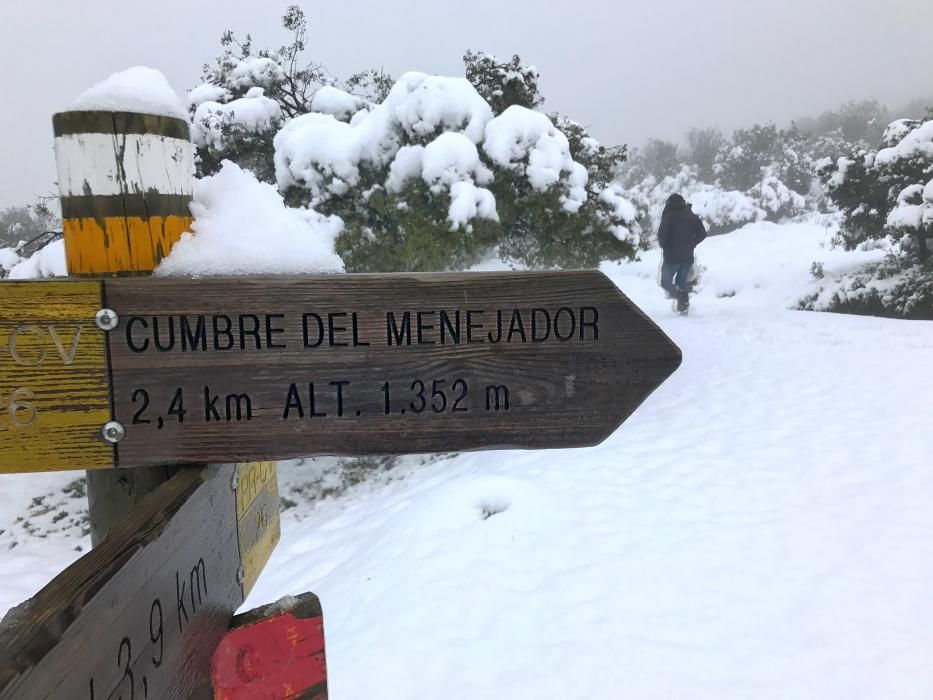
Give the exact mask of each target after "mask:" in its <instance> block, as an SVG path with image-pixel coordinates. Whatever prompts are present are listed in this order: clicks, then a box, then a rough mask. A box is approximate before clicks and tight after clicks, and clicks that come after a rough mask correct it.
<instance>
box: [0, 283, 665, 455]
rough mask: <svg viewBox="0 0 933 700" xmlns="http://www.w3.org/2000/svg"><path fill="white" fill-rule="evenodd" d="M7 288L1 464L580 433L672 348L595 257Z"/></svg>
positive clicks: (645, 388)
mask: <svg viewBox="0 0 933 700" xmlns="http://www.w3.org/2000/svg"><path fill="white" fill-rule="evenodd" d="M66 302H67V303H66ZM11 304H12V305H13V306H16V305H17V304H18V306H16V309H15V310H14V311H10V312H8V316H7V317H6V318H4V317H3V316H0V348H2V347H3V346H4V338H6V341H5V344H6V346H7V347H8V350H9V357H2V356H0V408H3V406H4V405H6V404H4V403H3V402H4V401H8V403H9V406H8V407H7V411H6V413H7V415H6V417H5V419H6V424H3V413H2V412H0V471H21V470H22V471H29V470H36V469H50V468H51V469H55V468H99V467H134V466H146V465H153V464H180V463H186V462H189V463H190V462H195V463H215V462H236V461H246V460H250V459H270V460H271V459H287V458H291V457H300V456H303V455H310V454H347V455H354V454H400V453H417V452H449V451H455V450H472V449H487V448H515V447H518V448H549V447H583V446H587V445H593V444H596V443H598V442H600V441H601V440H603V439H604V438H605V437H607V436H608V435H609V434H611V433H612V432H613V430H615V428H616V427H618V425H619V424H620V423H621V422H622V421H624V420H625V419H626V418H627V417H628V416H629V415H630V414H631V413H632V412H633V411H634V410H635V408H637V406H638V405H639V404H640V403H641V402H642V401H643V400H644V399H645V398H646V397H647V396H648V395H649V394H650V393H651V392H652V391H654V389H655V388H657V387H658V386H659V385H660V384H661V382H663V381H664V380H665V379H666V378H667V377H668V376H669V375H670V374H671V373H672V372H673V371H674V370H675V369H676V368H677V366H678V365H679V364H680V360H681V354H680V350H679V349H678V348H677V346H676V345H674V344H673V343H672V342H671V341H670V339H668V338H667V336H665V335H664V333H663V332H662V331H661V330H660V329H659V328H658V327H657V326H656V325H655V324H654V323H653V322H652V321H651V320H650V319H649V318H648V317H647V316H645V315H644V314H643V313H642V312H641V311H640V310H639V309H638V308H637V307H636V306H635V305H634V304H632V302H631V301H629V300H628V299H627V298H626V297H625V296H624V295H623V294H622V293H621V292H620V291H619V290H618V289H617V288H616V286H615V285H614V284H613V283H612V282H611V281H610V280H609V279H608V278H607V277H606V276H605V275H602V274H601V273H599V272H595V271H589V272H521V273H450V274H398V275H308V276H299V277H243V278H203V279H181V278H149V277H145V278H143V277H140V278H123V279H113V280H109V279H108V280H99V281H82V282H3V283H0V308H5V307H9V306H11ZM105 419H106V420H105ZM56 451H57V452H56Z"/></svg>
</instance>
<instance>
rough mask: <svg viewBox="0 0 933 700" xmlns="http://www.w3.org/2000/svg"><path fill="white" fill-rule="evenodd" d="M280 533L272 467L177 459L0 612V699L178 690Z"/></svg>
mask: <svg viewBox="0 0 933 700" xmlns="http://www.w3.org/2000/svg"><path fill="white" fill-rule="evenodd" d="M278 538H279V516H278V495H277V490H276V479H275V467H274V466H273V465H270V464H268V463H254V464H249V465H236V466H235V465H221V466H214V467H209V468H207V469H205V470H199V469H184V470H182V471H181V472H180V473H179V474H178V475H176V476H175V477H173V478H172V479H171V480H169V481H168V482H166V483H165V484H162V485H161V486H160V487H159V488H158V489H157V490H156V491H154V492H153V493H151V494H149V495H148V496H147V497H146V498H144V499H143V501H142V502H141V503H140V504H139V506H138V507H137V508H136V509H135V510H134V511H133V512H132V513H131V514H130V515H129V516H127V518H126V519H125V520H123V521H122V522H121V523H120V525H118V526H117V527H116V528H114V529H113V530H112V531H111V533H110V534H108V536H107V537H106V538H105V539H104V540H103V541H102V542H101V544H100V545H99V546H98V547H96V548H95V549H93V550H91V551H90V552H89V553H88V554H86V555H85V556H83V557H81V559H79V560H78V561H77V562H75V563H74V564H72V565H71V566H69V567H68V568H67V569H65V571H63V572H62V573H61V574H59V575H58V576H56V577H55V578H54V579H53V580H52V582H51V583H49V585H48V586H46V587H45V588H43V589H42V590H41V591H40V592H39V593H38V594H36V596H34V597H33V598H30V599H29V600H28V601H26V602H25V603H23V604H22V605H20V606H19V607H17V608H14V609H13V610H12V611H10V613H9V614H8V615H7V616H6V617H5V618H4V619H3V621H2V623H0V700H14V699H15V700H22V699H25V698H49V699H52V700H105V699H116V698H123V699H124V700H128V699H130V698H139V699H140V700H146V699H147V698H152V699H153V700H154V699H155V698H167V699H173V700H174V699H178V700H181V699H183V698H189V697H191V696H192V694H193V693H194V692H195V690H196V689H207V688H209V686H210V660H211V655H212V653H213V651H214V649H215V647H216V646H217V644H218V642H219V641H220V640H221V639H222V638H223V636H224V634H225V633H226V632H227V628H228V624H229V622H230V619H231V617H232V616H233V613H234V611H235V610H236V609H237V608H238V607H239V606H240V605H241V604H242V603H243V600H244V598H245V597H246V594H247V593H248V592H249V589H250V587H251V586H252V584H253V582H254V581H255V580H256V577H257V576H258V575H259V571H260V570H261V569H262V567H263V566H264V565H265V562H266V559H268V557H269V554H270V552H271V551H272V548H273V547H274V546H275V543H276V542H277V541H278Z"/></svg>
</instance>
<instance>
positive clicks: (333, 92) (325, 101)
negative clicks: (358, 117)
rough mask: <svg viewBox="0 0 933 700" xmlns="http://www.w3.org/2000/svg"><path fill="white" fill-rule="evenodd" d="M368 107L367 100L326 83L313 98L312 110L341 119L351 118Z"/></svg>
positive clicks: (347, 119)
mask: <svg viewBox="0 0 933 700" xmlns="http://www.w3.org/2000/svg"><path fill="white" fill-rule="evenodd" d="M364 107H366V101H365V100H362V99H360V98H359V97H356V96H355V95H351V94H350V93H348V92H344V91H343V90H341V89H340V88H335V87H334V86H332V85H324V86H323V87H321V88H319V89H318V91H317V92H315V93H314V97H312V98H311V111H312V112H321V113H323V114H330V115H332V116H334V117H336V118H337V119H339V120H340V121H349V120H350V118H351V117H352V116H353V115H354V114H356V113H357V112H359V111H360V110H361V109H363V108H364Z"/></svg>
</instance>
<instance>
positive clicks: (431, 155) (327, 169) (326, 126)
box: [189, 8, 641, 271]
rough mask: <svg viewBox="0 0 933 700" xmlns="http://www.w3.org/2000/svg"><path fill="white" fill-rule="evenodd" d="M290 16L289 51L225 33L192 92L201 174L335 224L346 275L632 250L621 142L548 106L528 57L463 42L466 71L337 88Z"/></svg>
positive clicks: (574, 261)
mask: <svg viewBox="0 0 933 700" xmlns="http://www.w3.org/2000/svg"><path fill="white" fill-rule="evenodd" d="M283 24H284V26H285V27H286V29H288V30H289V31H291V32H292V41H291V43H290V44H288V45H287V46H283V47H282V48H281V49H279V50H278V51H265V50H258V51H257V50H255V49H254V47H253V45H252V42H251V41H250V39H249V37H247V39H246V40H245V41H238V40H236V39H235V38H234V37H233V35H232V34H230V33H229V32H228V33H227V34H225V35H224V38H223V41H222V43H223V46H224V52H223V54H222V55H221V56H220V57H219V58H218V59H217V62H216V66H214V67H208V68H205V73H204V77H205V84H204V85H201V86H199V87H197V88H195V89H194V90H192V91H191V93H190V94H189V102H190V109H191V112H192V118H193V122H194V126H193V132H194V138H195V142H196V144H197V146H198V154H199V159H198V160H199V171H200V173H201V174H202V175H208V174H211V173H216V172H217V171H218V169H219V168H220V167H221V163H222V162H223V161H224V160H231V161H233V162H236V163H238V164H240V165H241V166H242V167H244V168H246V169H248V170H250V171H251V172H253V173H254V174H255V175H256V176H257V177H258V178H259V179H260V180H263V181H266V182H270V183H275V184H276V185H277V186H278V188H279V191H280V192H281V193H282V194H283V195H284V197H285V201H286V202H287V203H288V205H289V206H292V207H308V208H313V209H314V210H316V211H319V212H321V214H322V215H326V216H335V217H339V218H340V219H341V220H342V222H343V228H342V231H341V233H340V235H339V237H338V239H337V243H336V245H337V250H338V251H339V253H340V254H341V256H342V258H343V260H344V262H345V263H346V265H347V269H349V270H355V271H390V270H438V269H450V268H461V267H465V266H469V265H472V264H474V263H476V262H478V261H480V260H481V259H482V258H484V257H486V256H488V255H490V254H492V253H498V254H499V255H500V256H501V257H503V258H505V259H507V260H511V261H514V262H515V263H517V264H520V265H525V266H532V267H562V266H565V267H595V266H597V265H598V264H599V263H600V261H602V260H604V259H607V258H608V259H621V258H625V257H628V256H631V255H633V254H634V251H635V249H636V247H637V245H638V244H639V243H640V239H639V236H640V233H641V230H640V228H639V226H638V222H637V216H636V214H635V213H633V212H634V208H633V207H632V206H631V204H630V203H629V202H628V201H627V200H626V199H625V196H624V195H623V193H622V192H621V190H620V188H619V187H618V186H617V185H616V184H615V183H614V181H613V176H614V174H615V171H616V169H617V167H618V165H619V163H621V162H622V161H623V160H624V159H625V148H624V147H612V148H606V147H603V146H601V145H600V144H599V143H598V142H597V141H595V139H593V138H592V137H590V136H589V134H588V133H587V132H586V129H585V128H583V127H582V126H580V125H579V124H576V123H574V122H572V121H570V120H568V119H564V118H563V117H559V116H557V115H552V116H550V117H549V116H548V115H546V114H544V113H543V112H540V111H537V109H536V108H537V107H539V106H540V105H541V103H542V102H543V98H542V96H541V95H540V93H539V91H538V71H537V70H536V69H535V68H534V67H533V66H525V65H523V64H522V63H521V59H520V58H519V57H518V56H513V57H512V59H511V60H510V61H505V62H502V61H499V60H498V59H496V58H495V57H494V56H490V55H488V54H484V53H474V52H472V51H468V52H467V53H466V55H465V56H464V65H465V74H466V77H460V78H458V77H442V76H436V75H426V74H423V73H416V72H411V73H407V74H405V75H403V76H402V77H401V78H400V79H399V80H397V81H394V82H392V81H391V80H390V78H389V77H388V76H387V75H386V74H384V73H382V72H381V71H365V72H363V73H359V74H357V75H355V76H352V77H351V78H349V79H348V80H346V81H345V82H344V83H342V87H341V86H340V85H341V84H340V83H338V81H336V80H335V79H333V78H330V77H329V76H328V74H327V73H326V72H325V71H324V70H323V69H322V68H321V67H320V66H319V65H317V64H305V63H304V62H303V61H302V60H301V55H302V51H303V50H304V48H305V43H306V24H305V20H304V16H303V14H302V13H301V11H300V10H298V9H297V8H290V9H289V11H288V13H286V16H285V17H284V18H283ZM296 66H305V67H304V68H301V69H300V70H299V69H297V68H296ZM343 88H346V89H343Z"/></svg>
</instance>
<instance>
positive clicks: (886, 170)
mask: <svg viewBox="0 0 933 700" xmlns="http://www.w3.org/2000/svg"><path fill="white" fill-rule="evenodd" d="M882 144H883V146H884V147H883V148H881V149H880V150H878V151H872V150H859V151H857V152H850V153H846V154H841V155H840V157H839V158H837V159H836V161H835V163H830V164H829V165H828V166H827V167H824V169H823V170H822V171H821V177H822V179H823V182H824V186H825V187H826V189H827V192H828V194H829V197H830V198H831V199H832V201H833V202H834V203H835V205H836V206H837V207H838V208H839V209H840V210H841V211H842V212H843V215H844V218H843V227H842V232H841V239H842V242H843V243H844V244H845V246H846V247H847V248H849V249H851V248H854V247H856V246H858V245H860V244H861V243H863V242H864V241H866V240H870V239H879V238H886V237H891V238H893V239H894V240H897V241H901V243H902V244H901V249H902V252H903V253H905V254H908V255H912V256H914V257H915V258H916V259H917V260H919V261H921V262H923V261H925V260H926V259H927V258H928V257H929V248H928V243H927V241H928V239H929V238H930V237H931V236H933V228H931V222H930V198H931V197H930V195H933V191H931V190H930V188H929V182H930V180H931V179H933V120H930V121H927V122H919V121H915V120H907V119H899V120H897V121H895V122H892V123H891V124H890V125H889V126H888V128H887V129H885V132H884V136H883V142H882Z"/></svg>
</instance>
